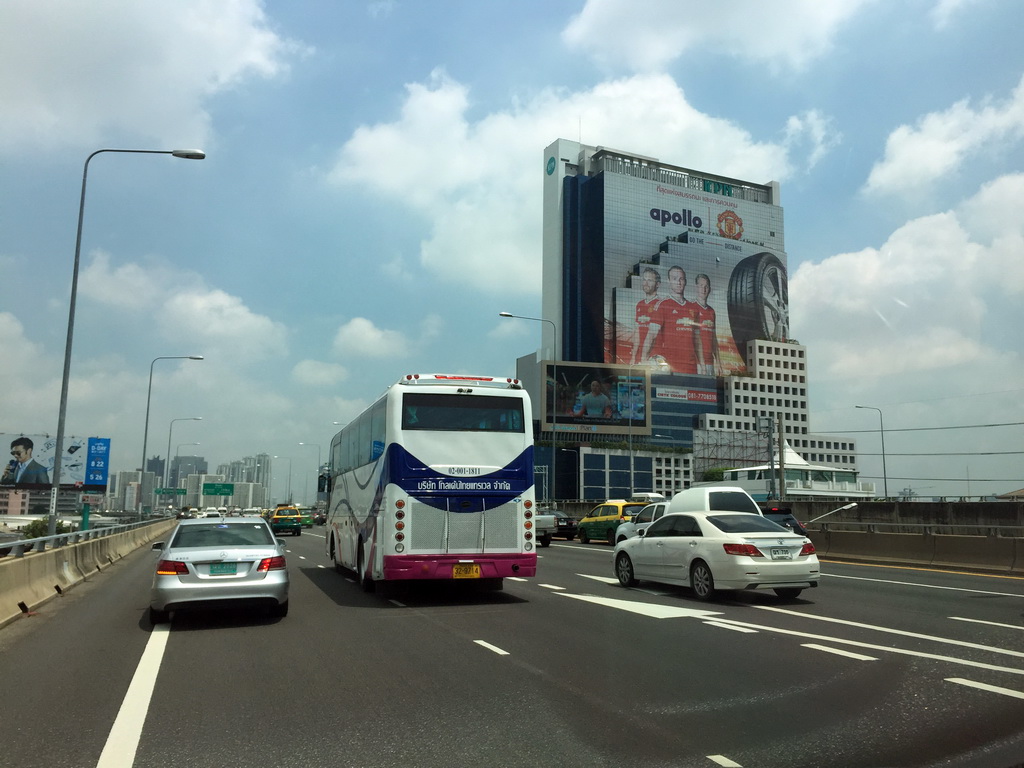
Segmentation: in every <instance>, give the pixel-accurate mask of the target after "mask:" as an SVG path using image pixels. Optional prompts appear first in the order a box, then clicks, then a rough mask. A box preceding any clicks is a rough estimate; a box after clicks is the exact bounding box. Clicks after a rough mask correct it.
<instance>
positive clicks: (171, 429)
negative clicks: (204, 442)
mask: <svg viewBox="0 0 1024 768" xmlns="http://www.w3.org/2000/svg"><path fill="white" fill-rule="evenodd" d="M202 420H203V417H202V416H183V417H182V418H180V419H171V426H170V427H168V428H167V455H168V456H170V455H171V433H173V432H174V422H176V421H202ZM182 445H184V443H182ZM196 445H199V443H196ZM164 469H165V470H166V472H165V473H164V487H166V486H167V478H168V477H170V476H171V467H170V462H168V463H167V466H166V467H164Z"/></svg>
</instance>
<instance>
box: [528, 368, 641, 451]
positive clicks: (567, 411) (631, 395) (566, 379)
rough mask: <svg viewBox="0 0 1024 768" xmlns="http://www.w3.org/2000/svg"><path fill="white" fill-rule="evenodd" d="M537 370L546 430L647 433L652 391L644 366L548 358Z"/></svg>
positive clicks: (624, 433) (615, 433)
mask: <svg viewBox="0 0 1024 768" xmlns="http://www.w3.org/2000/svg"><path fill="white" fill-rule="evenodd" d="M541 369H542V370H543V371H544V397H543V398H542V400H543V402H542V404H541V416H540V417H541V420H542V424H543V425H544V430H545V431H547V430H551V431H553V432H554V431H557V432H576V433H580V432H591V433H597V434H611V435H629V434H633V435H649V434H651V423H650V417H649V414H650V410H651V394H650V392H651V387H650V381H649V377H648V375H647V369H646V368H644V367H643V366H636V367H630V366H622V365H616V366H612V365H601V364H597V363H564V362H561V363H556V362H554V361H551V360H548V361H545V362H543V363H542V364H541Z"/></svg>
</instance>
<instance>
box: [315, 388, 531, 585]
mask: <svg viewBox="0 0 1024 768" xmlns="http://www.w3.org/2000/svg"><path fill="white" fill-rule="evenodd" d="M532 425H533V416H532V412H531V408H530V398H529V396H528V395H527V393H526V391H525V390H524V389H522V387H521V385H520V384H519V382H518V381H516V380H514V379H495V378H492V377H482V376H456V375H445V374H410V375H408V376H406V377H405V378H403V379H402V380H401V381H400V382H399V383H397V384H395V385H392V386H391V387H389V388H388V390H387V391H386V392H385V393H384V395H383V396H381V398H380V399H379V400H377V402H376V403H374V404H373V405H372V406H370V407H369V408H368V409H367V410H365V411H364V412H363V413H362V414H360V415H359V416H358V417H356V418H355V419H354V420H353V421H351V422H350V423H349V424H347V425H346V426H345V427H344V428H343V429H342V430H341V432H339V433H338V434H337V435H335V437H334V439H333V440H332V441H331V453H330V464H329V470H328V473H329V474H328V490H329V492H330V497H329V498H330V501H329V506H328V518H327V536H326V539H327V556H328V557H329V558H330V560H331V561H332V562H333V563H334V566H335V568H336V569H340V568H347V569H349V570H351V571H354V572H355V573H356V574H357V575H358V576H359V580H360V582H361V584H362V585H363V587H364V589H367V590H369V589H372V588H373V585H374V583H375V582H378V581H383V582H391V581H399V580H408V579H463V578H465V579H479V580H481V581H486V582H489V584H490V585H492V586H497V587H500V584H501V579H502V578H503V577H505V576H534V575H535V574H536V568H537V554H536V551H535V549H534V545H535V540H534V534H533V519H532V518H533V514H534V511H535V509H534V483H533V427H532Z"/></svg>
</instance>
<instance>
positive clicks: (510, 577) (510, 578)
mask: <svg viewBox="0 0 1024 768" xmlns="http://www.w3.org/2000/svg"><path fill="white" fill-rule="evenodd" d="M505 578H506V579H508V580H509V581H526V579H524V578H523V577H522V576H506V577H505Z"/></svg>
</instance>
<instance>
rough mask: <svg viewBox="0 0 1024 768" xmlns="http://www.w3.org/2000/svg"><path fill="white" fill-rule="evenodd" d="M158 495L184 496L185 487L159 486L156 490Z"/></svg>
mask: <svg viewBox="0 0 1024 768" xmlns="http://www.w3.org/2000/svg"><path fill="white" fill-rule="evenodd" d="M155 493H156V495H157V496H184V495H185V489H184V488H157V489H156V491H155Z"/></svg>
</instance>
